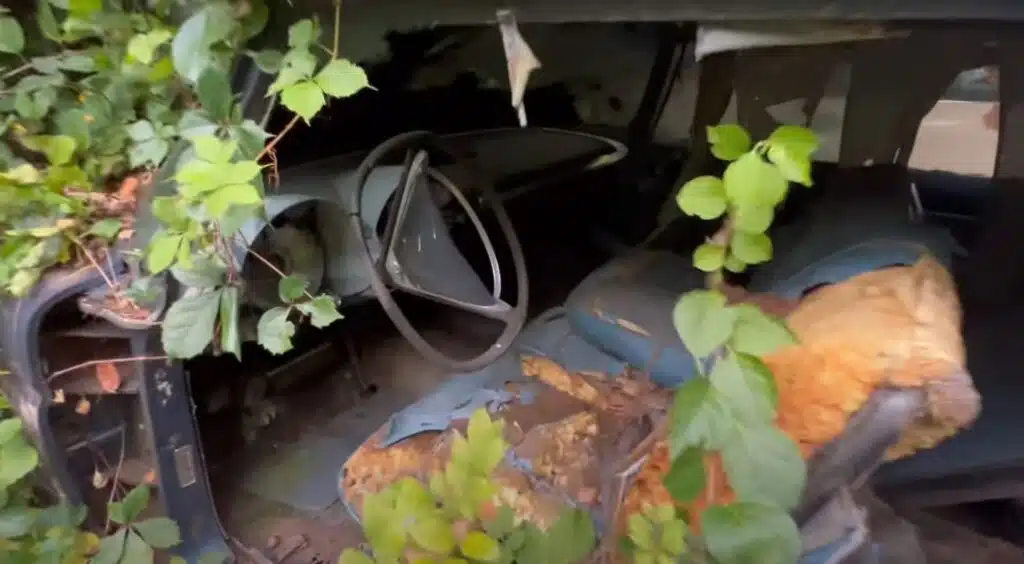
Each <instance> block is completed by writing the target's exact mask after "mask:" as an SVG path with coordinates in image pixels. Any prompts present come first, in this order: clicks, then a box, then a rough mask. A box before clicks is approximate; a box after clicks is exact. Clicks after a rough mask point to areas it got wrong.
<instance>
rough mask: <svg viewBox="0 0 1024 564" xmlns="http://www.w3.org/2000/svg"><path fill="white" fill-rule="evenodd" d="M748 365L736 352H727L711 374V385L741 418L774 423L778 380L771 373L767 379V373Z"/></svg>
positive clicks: (736, 416) (757, 422)
mask: <svg viewBox="0 0 1024 564" xmlns="http://www.w3.org/2000/svg"><path fill="white" fill-rule="evenodd" d="M744 367H745V366H744V365H742V364H741V363H740V360H739V358H738V357H737V356H736V355H735V354H733V353H729V354H726V355H725V356H724V357H723V358H721V359H719V361H718V362H716V363H715V367H714V368H713V369H711V374H710V375H708V379H709V380H710V381H711V389H712V390H714V392H715V394H716V397H718V398H721V401H722V403H723V404H724V405H726V406H728V407H729V408H730V410H731V411H732V412H733V417H734V418H736V419H737V420H742V421H745V422H750V423H752V424H757V425H760V424H764V425H771V424H772V421H773V420H774V418H775V399H776V398H775V394H776V391H775V381H774V379H772V378H771V373H769V374H768V380H765V378H764V374H763V373H760V372H757V371H754V370H750V371H747V370H744Z"/></svg>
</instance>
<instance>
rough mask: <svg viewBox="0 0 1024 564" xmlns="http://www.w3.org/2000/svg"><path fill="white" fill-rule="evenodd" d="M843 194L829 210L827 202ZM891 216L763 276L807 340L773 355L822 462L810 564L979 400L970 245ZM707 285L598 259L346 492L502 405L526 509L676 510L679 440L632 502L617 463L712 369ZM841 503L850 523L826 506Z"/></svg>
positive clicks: (650, 468) (807, 528)
mask: <svg viewBox="0 0 1024 564" xmlns="http://www.w3.org/2000/svg"><path fill="white" fill-rule="evenodd" d="M836 201H841V200H836ZM828 202H829V200H828V199H825V200H823V201H822V202H818V203H816V204H815V205H816V206H826V208H825V211H827V206H828V205H830V204H829V203H828ZM876 211H877V210H876ZM821 212H822V209H819V212H818V213H821ZM815 215H817V214H815ZM884 215H885V214H881V216H884ZM881 216H880V217H881ZM831 217H832V218H843V217H846V218H850V217H851V216H850V214H849V213H846V214H838V215H833V216H831ZM888 217H890V218H891V221H889V222H886V221H881V220H880V221H877V222H871V221H868V222H860V223H856V222H850V221H842V220H840V219H834V221H831V222H828V223H826V224H825V225H819V226H815V228H816V229H817V231H816V232H815V235H814V236H813V237H806V236H804V232H803V229H802V228H798V229H795V230H792V231H791V233H790V234H789V235H787V234H786V233H785V232H783V231H780V233H778V237H781V238H785V237H793V238H794V243H793V246H790V247H786V246H783V245H780V246H779V248H780V249H782V250H784V252H780V256H778V257H777V260H776V261H775V262H774V263H772V264H773V265H775V266H769V267H768V268H764V269H762V270H760V271H758V272H757V273H755V274H754V276H753V278H752V280H751V284H750V287H751V288H756V289H758V290H759V291H760V292H761V293H762V297H763V296H764V295H766V294H767V295H770V294H776V295H775V296H774V297H773V298H772V299H775V300H788V301H789V302H790V303H792V304H794V306H795V307H792V308H790V309H792V311H791V313H789V315H788V317H787V320H788V323H789V325H790V327H791V328H792V329H793V331H794V332H795V333H796V335H797V336H798V340H799V344H798V345H796V346H793V347H789V348H787V349H784V350H780V351H778V352H776V353H774V354H772V355H770V356H769V357H767V358H766V359H765V361H766V363H767V364H768V365H769V367H770V368H771V369H772V372H773V374H774V376H775V378H776V382H777V386H778V393H779V411H778V417H777V421H776V424H777V425H778V426H779V428H780V429H781V430H782V431H784V432H785V433H787V434H788V435H789V436H790V437H791V438H793V439H794V441H795V442H796V443H797V444H798V445H799V447H800V449H801V452H802V454H803V455H804V456H805V457H806V458H807V459H808V461H809V466H808V481H807V486H806V488H805V494H804V500H803V502H802V503H801V504H800V506H798V507H797V508H796V509H795V510H794V516H795V518H796V519H797V522H798V523H800V524H801V526H802V530H803V533H804V552H805V555H804V557H803V560H802V562H804V563H817V562H835V561H836V560H835V559H834V558H835V557H836V555H837V554H841V553H843V551H849V550H851V547H852V546H854V545H857V546H860V544H862V542H863V538H864V525H863V522H862V519H861V518H860V517H859V513H858V512H857V510H856V508H854V509H853V510H835V508H836V507H837V506H842V503H841V502H842V500H843V499H845V498H844V495H845V494H844V493H843V492H844V491H845V490H846V488H847V487H848V486H850V485H851V484H854V483H855V482H857V481H858V480H860V479H861V478H862V477H863V476H864V475H866V474H867V473H869V472H870V471H872V470H873V469H874V468H875V467H876V466H877V465H878V464H880V463H881V462H882V461H883V460H884V459H886V458H892V457H899V456H905V455H907V454H910V453H912V452H914V451H915V450H917V449H920V448H928V447H930V446H933V445H934V444H936V443H937V442H938V441H941V440H942V439H944V438H946V437H948V436H949V435H951V434H953V433H955V432H956V431H957V430H958V429H961V428H963V427H964V426H966V425H968V424H969V423H970V422H971V421H973V419H974V418H975V416H976V415H977V412H978V409H979V398H978V395H977V394H976V393H975V391H974V388H973V386H972V384H971V380H970V377H969V375H968V374H967V372H966V371H965V368H964V366H965V365H964V349H963V343H962V340H961V337H960V307H959V302H958V299H957V295H956V291H955V288H954V284H953V281H952V278H951V276H950V274H949V263H950V261H951V257H952V241H951V240H950V239H949V238H948V237H946V236H944V235H943V233H942V232H939V231H936V230H934V229H932V228H927V227H924V226H921V225H918V224H914V223H913V222H908V220H907V215H906V214H905V209H904V210H902V211H901V212H900V213H899V214H890V215H889V216H888ZM854 224H857V225H861V226H862V228H856V227H851V225H854ZM863 226H867V227H863ZM701 285H702V276H701V275H700V273H698V272H696V271H694V270H693V269H692V267H691V266H690V261H689V259H688V258H683V257H679V256H676V255H672V254H669V253H660V252H638V253H634V254H631V255H628V256H625V257H623V258H620V259H617V260H614V261H612V262H611V263H609V264H608V265H606V266H605V267H603V268H601V269H598V270H597V271H596V272H594V273H593V274H592V275H591V276H590V277H588V278H587V279H586V280H584V281H583V282H582V283H581V284H580V285H579V286H578V288H577V289H576V290H575V291H574V292H573V293H572V294H571V295H570V297H569V298H568V300H567V302H566V305H565V307H564V308H563V309H559V310H555V311H552V312H549V313H548V314H546V315H543V316H541V317H540V318H539V319H537V320H535V321H534V322H533V323H532V324H531V325H530V327H528V329H527V330H526V331H525V332H524V334H523V336H522V337H521V339H520V342H519V343H518V347H517V349H516V350H513V351H510V353H509V354H507V355H505V356H504V357H502V358H501V359H499V361H498V362H496V363H495V364H493V365H491V366H489V367H487V368H485V369H483V370H480V371H478V372H474V373H470V374H461V375H456V376H454V377H453V378H452V379H450V380H448V381H446V382H445V383H444V384H442V386H441V387H440V388H439V389H438V390H437V391H436V392H435V393H434V394H431V395H430V396H428V397H426V398H424V399H423V400H421V401H419V402H417V403H416V404H413V405H411V406H409V407H408V408H406V409H405V410H402V411H401V412H399V413H397V414H395V416H394V417H393V418H392V419H391V421H390V422H389V423H387V424H385V425H384V426H383V427H382V428H381V429H379V430H378V431H377V432H376V433H374V434H373V435H372V436H371V437H370V438H369V439H367V440H366V441H365V442H364V443H363V444H362V445H361V446H360V448H359V449H358V450H357V451H356V452H355V453H354V454H353V456H352V457H351V458H350V459H349V461H348V462H347V463H346V464H345V467H344V469H343V471H342V474H341V477H340V488H341V493H342V499H343V500H344V501H345V503H346V504H347V505H348V507H349V508H350V510H351V511H352V513H353V515H355V516H357V517H358V515H359V508H360V506H361V501H362V499H363V498H364V497H365V496H366V495H367V494H370V493H373V492H376V491H379V490H380V489H381V488H383V487H385V486H387V485H389V484H391V483H394V482H395V481H397V480H398V479H400V478H402V477H405V476H414V477H417V478H420V479H424V480H425V479H427V478H428V477H429V474H430V473H431V472H432V471H435V470H439V469H440V468H441V467H442V465H443V464H444V462H445V460H446V459H447V448H448V445H449V444H450V441H451V436H452V433H454V432H455V431H456V430H462V431H464V428H465V422H466V420H467V419H468V417H469V414H470V413H472V412H473V411H474V410H476V409H478V408H488V409H489V410H490V411H491V412H492V413H493V414H497V416H500V417H502V418H504V419H505V421H506V425H505V429H506V438H507V440H508V442H509V444H510V445H511V450H510V452H509V453H508V455H507V457H506V459H505V460H504V461H503V462H502V464H501V465H500V466H499V469H498V471H497V473H496V480H497V481H498V482H499V484H500V491H501V493H500V495H499V497H500V501H501V502H502V503H504V504H507V505H508V506H510V507H511V508H513V509H514V510H515V512H516V514H517V516H518V517H520V518H523V519H529V520H531V521H533V522H535V523H536V524H538V525H539V526H541V527H544V526H545V525H549V524H550V523H551V522H552V521H553V519H554V518H555V517H556V515H557V513H558V512H559V511H560V510H561V509H562V508H563V507H565V506H566V505H570V506H575V507H581V508H585V509H588V510H589V511H590V512H591V514H592V515H593V517H594V522H595V525H596V528H597V530H598V531H599V532H602V533H604V534H608V533H611V532H613V531H614V530H617V529H618V528H619V525H618V524H621V523H624V522H625V519H624V517H626V516H627V515H628V514H631V513H633V512H636V511H639V510H640V509H641V508H642V507H643V506H644V505H646V504H660V503H671V502H672V500H671V497H670V496H669V494H668V492H667V491H666V490H665V488H664V486H663V485H662V477H663V476H664V475H665V473H666V472H667V471H668V468H669V463H670V460H669V453H668V448H667V446H666V445H665V444H656V446H655V447H654V448H653V450H652V451H651V452H650V454H649V455H648V456H647V457H646V459H644V460H643V461H642V464H640V465H639V470H638V471H637V472H635V476H634V479H633V480H632V481H631V482H630V485H629V487H628V488H627V489H626V490H625V491H624V492H623V496H622V499H619V500H616V499H611V498H612V497H613V496H614V495H615V494H614V492H615V490H614V488H610V487H609V483H610V482H611V481H613V478H614V477H613V476H610V475H609V472H610V471H612V470H613V469H616V468H617V467H618V466H619V464H620V462H621V461H623V460H624V459H625V457H626V456H627V454H629V453H630V451H631V450H632V449H633V448H634V447H635V446H636V445H637V444H639V442H641V441H642V440H643V439H644V438H645V437H647V436H648V435H649V434H650V433H651V432H652V429H651V424H650V423H648V422H647V421H649V419H647V418H644V417H642V415H643V414H644V413H649V412H652V411H654V410H657V409H664V408H665V407H666V406H667V405H668V404H669V402H670V401H671V389H672V388H674V387H676V386H678V385H680V384H681V383H682V382H684V381H686V380H687V379H689V378H692V377H695V375H696V373H695V370H694V360H693V358H692V357H691V356H690V355H689V353H688V352H687V351H686V349H685V347H683V345H682V343H681V342H680V340H679V337H678V336H677V335H676V333H675V330H674V329H673V326H672V321H671V315H670V312H671V310H672V307H673V305H674V303H675V301H676V300H677V299H678V296H679V295H680V294H682V293H683V292H685V291H687V290H689V289H693V288H695V287H698V286H701ZM755 303H758V302H757V301H755ZM760 303H764V302H763V300H762V301H761V302H760ZM641 374H649V376H650V377H649V378H646V377H641V376H640V375H641ZM706 466H707V471H708V472H709V474H711V475H714V476H716V477H717V478H716V479H711V480H708V483H710V484H714V486H713V488H712V489H710V490H708V491H705V492H704V494H703V495H702V496H700V498H699V499H698V502H697V503H696V505H695V506H693V507H690V508H688V509H690V510H692V511H695V512H697V514H698V515H699V511H700V510H701V509H702V508H703V507H705V506H707V505H708V504H710V503H718V502H727V501H729V500H731V499H732V498H733V495H734V494H733V492H732V490H731V488H730V487H729V484H728V480H727V478H726V476H725V474H724V472H723V471H722V467H721V462H720V460H718V458H717V457H716V456H709V457H708V458H707V459H706ZM837 504H839V505H837ZM830 511H831V512H835V513H837V514H839V515H842V516H845V517H844V518H842V519H838V520H837V519H832V518H828V519H826V518H824V517H822V515H826V514H829V512H830ZM844 519H845V520H844ZM822 520H824V521H826V522H827V524H826V525H820V523H819V524H818V525H815V523H817V522H819V521H822ZM823 530H825V531H829V530H831V531H832V533H830V534H823V533H822V531H823ZM619 532H621V530H620V531H619Z"/></svg>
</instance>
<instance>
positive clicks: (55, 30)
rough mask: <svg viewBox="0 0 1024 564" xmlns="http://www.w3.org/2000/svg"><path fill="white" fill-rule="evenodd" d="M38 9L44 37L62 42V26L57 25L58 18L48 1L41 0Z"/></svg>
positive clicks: (37, 16)
mask: <svg viewBox="0 0 1024 564" xmlns="http://www.w3.org/2000/svg"><path fill="white" fill-rule="evenodd" d="M37 8H38V11H37V13H36V18H37V19H38V20H39V31H41V32H43V37H45V38H47V39H49V40H50V41H60V40H61V33H60V26H59V24H58V23H57V17H56V16H55V15H54V14H53V8H51V7H50V3H49V2H47V0H39V2H38V3H37ZM0 33H2V32H0Z"/></svg>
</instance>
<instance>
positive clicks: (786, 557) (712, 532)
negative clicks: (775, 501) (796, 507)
mask: <svg viewBox="0 0 1024 564" xmlns="http://www.w3.org/2000/svg"><path fill="white" fill-rule="evenodd" d="M701 525H702V527H703V533H704V542H705V544H706V545H707V548H708V551H709V552H710V553H711V555H712V556H713V557H714V559H715V562H717V563H719V564H793V563H794V562H797V561H798V560H799V558H800V547H801V543H800V532H799V530H798V529H797V527H796V524H795V523H794V522H793V518H792V517H790V516H789V514H788V513H786V511H785V510H783V509H781V508H779V507H773V506H770V505H763V504H757V503H733V504H729V505H715V506H711V507H709V508H708V509H706V510H705V511H704V513H703V515H702V517H701Z"/></svg>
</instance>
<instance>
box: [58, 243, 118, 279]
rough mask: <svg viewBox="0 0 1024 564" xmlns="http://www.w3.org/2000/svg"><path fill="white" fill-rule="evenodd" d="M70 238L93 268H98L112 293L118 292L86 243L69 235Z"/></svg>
mask: <svg viewBox="0 0 1024 564" xmlns="http://www.w3.org/2000/svg"><path fill="white" fill-rule="evenodd" d="M69 237H70V238H71V240H72V241H74V242H75V244H76V245H78V248H79V249H80V250H81V251H82V254H84V255H85V258H87V259H89V262H91V263H92V265H93V267H94V268H96V271H97V272H99V273H100V276H102V277H103V281H104V282H106V283H107V286H108V287H109V288H110V289H111V290H112V291H114V292H116V291H117V286H116V285H115V284H114V281H113V280H111V279H110V277H109V276H107V273H106V272H104V271H103V267H102V266H100V263H98V262H96V258H95V257H93V256H92V253H91V252H89V249H88V248H87V247H86V246H85V243H83V242H82V240H81V239H79V238H78V237H75V236H74V235H69Z"/></svg>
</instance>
